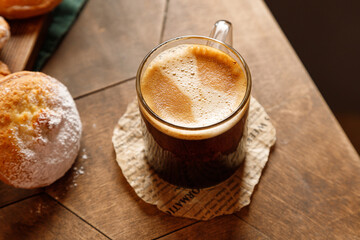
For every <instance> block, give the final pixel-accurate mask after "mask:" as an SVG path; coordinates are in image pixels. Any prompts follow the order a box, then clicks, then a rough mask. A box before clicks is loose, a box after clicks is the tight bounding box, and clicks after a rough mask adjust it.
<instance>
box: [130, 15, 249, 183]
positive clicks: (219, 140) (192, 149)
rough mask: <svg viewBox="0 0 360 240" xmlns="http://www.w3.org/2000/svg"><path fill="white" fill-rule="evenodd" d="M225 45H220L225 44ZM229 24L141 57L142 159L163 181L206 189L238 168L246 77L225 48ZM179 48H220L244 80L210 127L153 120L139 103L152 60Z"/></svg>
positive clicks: (242, 153) (245, 107)
mask: <svg viewBox="0 0 360 240" xmlns="http://www.w3.org/2000/svg"><path fill="white" fill-rule="evenodd" d="M225 42H226V43H225ZM231 42H232V27H231V23H230V22H228V21H225V20H220V21H218V22H216V23H215V25H214V28H213V30H212V31H211V35H210V37H204V36H182V37H177V38H174V39H171V40H168V41H166V42H164V43H162V44H160V45H158V46H157V47H155V48H154V49H153V50H152V51H150V53H148V54H147V55H146V57H145V58H144V60H143V61H142V63H141V64H140V67H139V70H138V72H137V76H136V90H137V96H138V102H139V110H140V114H141V119H142V121H141V122H142V123H141V125H142V130H143V135H144V141H145V149H146V154H145V156H146V158H147V161H148V163H149V164H150V166H151V167H152V168H153V169H154V170H155V172H156V173H157V174H158V175H159V176H160V177H161V178H162V179H164V180H165V181H167V182H169V183H171V184H173V185H176V186H179V187H185V188H207V187H211V186H215V185H217V184H219V183H221V182H223V181H225V180H226V179H228V178H229V177H230V176H231V175H232V174H233V173H234V172H235V171H236V170H237V169H238V168H239V166H240V165H241V163H242V162H243V160H244V158H245V153H246V149H245V147H246V144H245V142H246V135H247V115H248V111H249V104H250V92H251V85H252V84H251V75H250V71H249V68H248V66H247V64H246V62H245V61H244V59H243V58H242V57H241V55H240V54H239V53H238V52H237V51H236V50H235V49H233V48H232V47H231V46H230V45H231ZM182 44H196V45H206V46H211V47H213V48H216V49H218V50H221V51H222V52H224V53H226V54H227V55H228V56H230V57H232V58H233V59H234V60H235V61H236V62H237V63H238V65H239V66H240V68H241V70H242V72H243V73H244V75H245V79H246V90H245V94H244V97H243V98H242V100H241V102H240V104H239V105H238V106H237V108H236V109H235V110H234V111H233V112H232V113H231V114H230V115H227V116H224V117H223V118H222V119H221V120H219V121H217V122H216V123H212V124H209V125H207V126H203V127H185V126H180V125H177V124H174V123H171V122H169V121H167V120H164V119H163V118H161V117H160V116H158V115H157V114H156V113H155V112H154V111H153V110H152V109H151V108H150V107H149V106H148V103H147V102H146V101H145V99H144V96H143V92H142V88H141V82H142V79H143V75H144V72H145V71H146V69H147V67H148V66H149V64H150V63H151V62H152V60H153V59H154V58H155V57H156V56H158V55H159V54H160V53H162V52H164V51H165V50H167V49H170V48H173V47H175V46H179V45H182Z"/></svg>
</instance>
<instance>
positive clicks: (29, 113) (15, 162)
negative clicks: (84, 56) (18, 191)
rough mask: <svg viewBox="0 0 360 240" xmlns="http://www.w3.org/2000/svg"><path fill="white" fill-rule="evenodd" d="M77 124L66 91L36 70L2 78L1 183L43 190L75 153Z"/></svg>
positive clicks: (0, 127)
mask: <svg viewBox="0 0 360 240" xmlns="http://www.w3.org/2000/svg"><path fill="white" fill-rule="evenodd" d="M80 137H81V121H80V117H79V113H78V111H77V109H76V106H75V102H74V100H73V99H72V97H71V95H70V93H69V92H68V90H67V88H66V87H65V86H64V85H63V84H62V83H60V82H59V81H57V80H56V79H54V78H52V77H50V76H47V75H46V74H43V73H38V72H18V73H13V74H10V75H8V76H6V77H4V78H2V79H0V180H2V181H4V182H5V183H7V184H9V185H12V186H14V187H19V188H37V187H43V186H47V185H49V184H51V183H53V182H54V181H56V180H57V179H59V178H60V177H61V176H63V175H64V174H65V172H66V171H67V170H68V169H69V168H70V167H71V165H72V164H73V163H74V160H75V158H76V156H77V154H78V151H79V147H80Z"/></svg>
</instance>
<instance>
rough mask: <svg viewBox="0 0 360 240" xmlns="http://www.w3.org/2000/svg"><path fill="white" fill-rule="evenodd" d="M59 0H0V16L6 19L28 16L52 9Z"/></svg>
mask: <svg viewBox="0 0 360 240" xmlns="http://www.w3.org/2000/svg"><path fill="white" fill-rule="evenodd" d="M60 2H61V0H0V16H3V17H4V18H8V19H20V18H29V17H34V16H38V15H41V14H45V13H48V12H50V11H51V10H53V9H54V8H55V7H56V6H57V5H58V4H59V3H60Z"/></svg>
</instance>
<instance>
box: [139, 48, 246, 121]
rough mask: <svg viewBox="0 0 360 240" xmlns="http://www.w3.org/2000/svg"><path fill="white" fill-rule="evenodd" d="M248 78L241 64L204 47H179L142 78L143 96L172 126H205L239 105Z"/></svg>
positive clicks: (165, 54) (152, 65) (158, 59)
mask: <svg viewBox="0 0 360 240" xmlns="http://www.w3.org/2000/svg"><path fill="white" fill-rule="evenodd" d="M246 84H247V81H246V78H245V75H244V73H243V71H242V69H241V67H240V66H239V64H238V63H237V62H236V61H235V60H234V59H233V58H232V57H230V56H229V55H227V54H225V53H223V52H222V51H220V50H218V49H215V48H212V47H208V46H205V45H179V46H177V47H174V48H171V49H168V50H166V51H164V52H162V53H161V54H160V55H158V56H157V57H156V58H155V59H154V60H153V61H152V62H151V63H150V65H149V66H148V68H147V69H146V71H145V73H144V75H143V78H142V79H141V85H140V86H141V91H142V94H143V97H144V99H145V101H146V103H147V104H148V106H149V107H150V109H151V110H152V111H154V112H155V113H156V114H157V115H158V116H159V117H161V118H162V119H164V120H166V121H167V122H169V123H172V124H175V125H179V126H184V127H204V126H208V125H211V124H214V123H217V122H219V121H221V120H223V119H225V118H226V117H228V116H229V115H230V114H231V113H233V112H234V110H235V109H236V108H237V107H238V106H239V105H240V102H241V101H242V100H243V98H244V95H245V91H246Z"/></svg>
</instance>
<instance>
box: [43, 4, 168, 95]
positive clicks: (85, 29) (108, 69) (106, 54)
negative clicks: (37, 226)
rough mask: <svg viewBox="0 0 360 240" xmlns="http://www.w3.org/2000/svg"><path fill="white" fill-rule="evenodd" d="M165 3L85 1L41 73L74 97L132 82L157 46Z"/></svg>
mask: <svg viewBox="0 0 360 240" xmlns="http://www.w3.org/2000/svg"><path fill="white" fill-rule="evenodd" d="M165 3H166V0H154V1H143V0H123V1H115V0H113V1H110V2H109V3H107V4H104V2H103V1H93V0H90V1H89V2H88V3H87V4H86V5H85V7H84V9H83V11H82V13H81V15H80V16H79V18H78V19H77V21H76V22H75V23H74V25H73V27H72V30H71V31H70V32H69V34H68V35H67V37H66V38H65V39H64V41H63V43H62V44H61V45H60V47H59V49H58V50H57V51H56V52H55V54H54V55H53V57H52V58H51V59H50V60H49V62H48V63H47V64H46V66H45V67H44V69H43V71H44V72H45V73H48V74H50V75H52V76H54V77H56V78H58V79H61V81H62V82H64V83H65V84H66V85H68V86H69V89H70V92H71V93H72V94H73V96H74V97H77V96H80V95H84V94H86V93H89V92H92V91H94V90H97V89H101V88H104V87H106V86H109V85H112V84H116V83H118V82H120V81H123V80H125V79H129V78H133V77H135V75H136V71H137V68H138V67H139V64H140V62H141V60H142V59H143V58H144V57H145V54H146V53H147V52H148V51H150V50H151V48H153V47H154V46H156V45H157V44H158V43H159V41H160V34H161V28H162V21H163V18H164V14H165V12H164V10H165Z"/></svg>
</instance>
